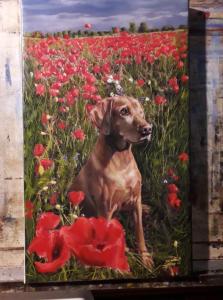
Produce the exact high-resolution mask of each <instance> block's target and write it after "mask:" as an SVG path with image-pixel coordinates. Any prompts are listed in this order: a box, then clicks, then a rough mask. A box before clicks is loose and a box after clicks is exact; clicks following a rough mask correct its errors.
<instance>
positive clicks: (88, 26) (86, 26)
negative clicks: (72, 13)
mask: <svg viewBox="0 0 223 300" xmlns="http://www.w3.org/2000/svg"><path fill="white" fill-rule="evenodd" d="M91 27H92V25H91V24H90V23H86V24H84V28H86V29H91Z"/></svg>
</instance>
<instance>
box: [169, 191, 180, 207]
mask: <svg viewBox="0 0 223 300" xmlns="http://www.w3.org/2000/svg"><path fill="white" fill-rule="evenodd" d="M167 201H168V203H169V204H170V206H171V207H173V208H178V207H180V206H181V200H180V199H179V198H178V197H177V194H176V193H170V194H168V196H167Z"/></svg>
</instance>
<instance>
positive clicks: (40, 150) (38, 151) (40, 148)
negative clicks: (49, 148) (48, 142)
mask: <svg viewBox="0 0 223 300" xmlns="http://www.w3.org/2000/svg"><path fill="white" fill-rule="evenodd" d="M44 151H45V148H44V146H43V145H42V144H36V145H35V147H34V149H33V155H34V156H41V155H43V153H44Z"/></svg>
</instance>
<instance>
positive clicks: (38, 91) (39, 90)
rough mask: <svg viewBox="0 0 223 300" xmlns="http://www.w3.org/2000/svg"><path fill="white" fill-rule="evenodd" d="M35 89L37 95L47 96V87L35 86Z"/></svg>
mask: <svg viewBox="0 0 223 300" xmlns="http://www.w3.org/2000/svg"><path fill="white" fill-rule="evenodd" d="M35 87H36V94H37V95H40V96H43V95H44V94H45V86H44V85H43V84H41V83H39V84H35Z"/></svg>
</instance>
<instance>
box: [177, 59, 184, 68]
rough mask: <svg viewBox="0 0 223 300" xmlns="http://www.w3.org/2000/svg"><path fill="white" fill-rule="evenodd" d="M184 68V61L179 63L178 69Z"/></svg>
mask: <svg viewBox="0 0 223 300" xmlns="http://www.w3.org/2000/svg"><path fill="white" fill-rule="evenodd" d="M183 66H184V63H183V61H182V60H180V61H179V62H178V64H177V68H178V69H182V68H183Z"/></svg>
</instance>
